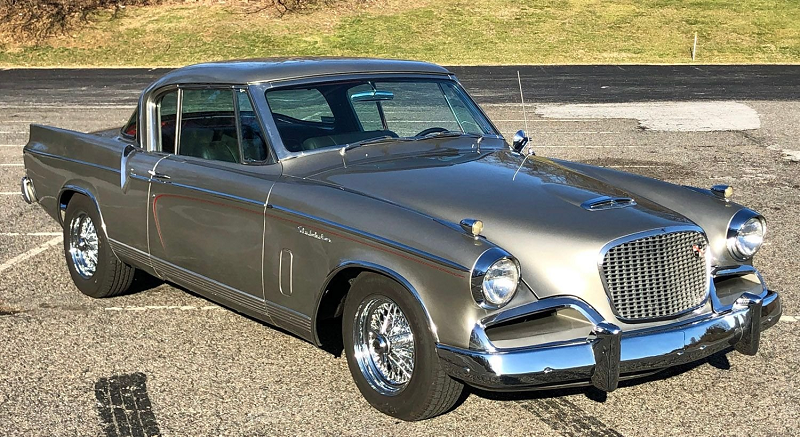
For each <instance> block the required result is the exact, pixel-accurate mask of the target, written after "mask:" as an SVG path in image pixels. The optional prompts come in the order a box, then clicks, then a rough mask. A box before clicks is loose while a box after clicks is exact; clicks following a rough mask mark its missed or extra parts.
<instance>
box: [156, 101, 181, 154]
mask: <svg viewBox="0 0 800 437" xmlns="http://www.w3.org/2000/svg"><path fill="white" fill-rule="evenodd" d="M157 110H158V129H159V130H160V132H159V134H158V138H159V143H158V150H159V151H161V152H164V153H175V123H176V122H175V115H176V114H177V112H178V91H172V92H169V93H167V94H164V95H163V96H161V98H160V99H159V100H158V105H157Z"/></svg>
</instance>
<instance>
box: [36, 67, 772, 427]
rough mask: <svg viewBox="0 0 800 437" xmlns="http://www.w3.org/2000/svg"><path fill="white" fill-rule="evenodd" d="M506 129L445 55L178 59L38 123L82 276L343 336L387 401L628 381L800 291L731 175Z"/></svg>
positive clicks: (762, 323) (399, 403)
mask: <svg viewBox="0 0 800 437" xmlns="http://www.w3.org/2000/svg"><path fill="white" fill-rule="evenodd" d="M527 141H528V139H527V137H525V134H524V132H522V131H520V132H518V134H517V135H516V136H515V137H514V139H513V141H512V142H511V144H508V143H507V142H506V141H505V140H504V138H503V137H502V136H501V134H500V133H499V132H498V130H497V128H495V126H494V125H493V124H492V123H491V121H489V119H488V118H487V117H486V115H485V114H484V113H483V111H482V110H481V109H480V108H479V107H478V105H476V104H475V102H474V101H473V100H472V99H471V98H470V97H469V95H468V94H467V93H466V92H465V91H464V89H463V88H462V86H461V85H460V84H459V82H458V81H457V79H456V78H455V76H454V75H453V74H452V73H450V72H449V71H448V70H446V69H445V68H442V67H439V66H436V65H432V64H428V63H422V62H410V61H395V60H369V59H289V60H247V61H232V62H222V63H207V64H199V65H193V66H189V67H185V68H180V69H177V70H175V71H173V72H171V73H169V74H167V75H166V76H164V77H163V78H161V79H160V80H158V81H157V82H155V83H153V84H152V85H151V86H150V87H148V88H147V89H146V90H144V92H143V93H142V94H141V97H140V100H139V104H138V109H137V111H136V112H135V113H134V114H133V116H132V117H131V119H130V121H129V122H128V123H127V124H126V125H125V126H124V127H123V128H122V129H116V130H111V131H103V132H95V133H79V132H73V131H67V130H63V129H57V128H53V127H44V126H36V125H34V126H32V127H31V134H30V142H29V143H28V144H27V145H26V146H25V148H24V159H25V169H26V176H25V178H24V179H23V180H22V194H23V197H24V198H25V199H26V200H27V201H28V202H38V204H39V205H41V207H42V208H44V210H45V211H47V213H49V214H50V215H51V216H52V217H53V218H54V219H55V220H57V221H58V222H59V223H61V224H62V226H63V229H64V253H65V255H66V260H67V264H68V266H69V271H70V274H71V276H72V278H73V280H74V281H75V284H76V285H77V287H78V289H80V290H81V291H82V292H83V293H85V294H87V295H89V296H93V297H109V296H114V295H118V294H120V293H123V292H125V291H126V289H127V288H128V287H129V285H130V284H131V281H132V278H133V273H134V271H135V270H137V269H139V270H143V271H145V272H147V273H150V274H152V275H155V276H157V277H159V278H162V279H164V280H166V281H169V282H171V283H174V284H178V285H180V286H182V287H185V288H187V289H189V290H192V291H194V292H196V293H198V294H200V295H202V296H205V297H207V298H208V299H211V300H213V301H215V302H219V303H221V304H223V305H225V306H227V307H230V308H232V309H235V310H236V311H240V312H242V313H245V314H248V315H250V316H252V317H254V318H256V319H259V320H263V321H264V322H266V323H269V324H272V325H275V326H278V327H281V328H283V329H285V330H287V331H290V332H292V333H294V334H296V335H297V336H299V337H301V338H303V339H306V340H308V341H310V342H312V343H314V344H316V345H318V346H321V347H326V348H330V349H331V350H337V349H338V350H343V351H344V354H345V355H346V357H347V363H348V365H349V368H350V371H351V373H352V376H353V379H354V380H355V383H356V385H357V386H358V388H359V390H360V391H361V393H362V394H363V395H364V397H365V398H366V399H367V401H368V402H369V403H370V404H371V405H373V406H374V407H375V408H377V409H378V410H380V411H382V412H384V413H386V414H390V415H392V416H395V417H398V418H401V419H405V420H419V419H424V418H428V417H432V416H435V415H437V414H441V413H443V412H445V411H447V410H448V409H450V408H452V407H453V406H454V405H455V403H456V401H457V400H458V398H459V397H460V396H461V394H462V391H463V389H464V384H467V385H470V386H474V387H479V388H482V389H487V390H501V391H503V390H530V389H535V388H543V387H559V386H568V385H592V386H594V387H597V388H598V389H600V390H604V391H612V390H614V389H615V388H617V384H618V382H619V381H620V380H621V379H626V378H633V377H637V376H642V375H647V374H651V373H654V372H656V371H659V370H662V369H665V368H668V367H671V366H675V365H678V364H682V363H687V362H692V361H696V360H699V359H702V358H704V357H706V356H708V355H710V354H713V353H716V352H719V351H726V350H728V349H730V348H735V349H736V350H738V351H739V352H741V353H744V354H748V355H752V354H755V353H756V351H757V349H758V346H759V339H760V335H761V331H763V330H764V329H766V328H768V327H770V326H772V325H773V324H774V323H776V321H777V320H778V318H779V317H780V314H781V305H780V300H779V297H778V295H777V294H776V293H775V292H773V291H770V290H768V289H767V286H766V284H765V283H764V281H763V280H762V278H761V276H760V274H759V272H758V271H757V270H756V269H755V268H753V266H752V257H753V255H754V254H755V253H756V252H757V251H758V250H759V248H760V246H761V244H762V242H763V238H764V233H765V225H766V223H765V220H764V218H763V217H762V216H761V215H759V214H758V213H756V212H754V211H752V210H750V209H747V208H745V207H743V206H741V205H739V204H736V203H734V202H732V201H731V199H730V195H731V192H732V190H731V189H730V187H725V186H715V187H713V188H711V189H701V188H695V187H686V186H677V185H672V184H669V183H665V182H661V181H658V180H654V179H650V178H646V177H642V176H637V175H634V174H629V173H624V172H620V171H615V170H611V169H607V168H601V167H594V166H589V165H584V164H579V163H574V162H568V161H563V160H558V159H548V158H543V157H540V156H536V155H534V154H533V153H531V152H530V151H526V150H528V149H529V148H526V147H525V146H526V142H527Z"/></svg>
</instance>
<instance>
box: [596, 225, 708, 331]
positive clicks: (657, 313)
mask: <svg viewBox="0 0 800 437" xmlns="http://www.w3.org/2000/svg"><path fill="white" fill-rule="evenodd" d="M693 246H695V247H698V248H703V250H705V247H706V239H705V237H704V236H703V234H702V233H700V232H696V231H680V232H671V233H664V234H657V235H652V236H648V237H644V238H640V239H638V240H633V241H629V242H626V243H621V244H619V245H617V246H614V247H612V248H611V249H609V250H608V252H606V254H605V256H604V258H603V265H602V273H603V276H604V278H605V285H606V292H607V293H608V296H609V297H610V298H611V302H612V304H613V306H614V309H615V310H616V312H617V315H618V316H619V317H620V318H621V319H625V320H643V319H654V318H663V317H670V316H674V315H677V314H680V313H682V312H685V311H687V310H690V309H692V308H695V307H697V306H698V305H700V304H701V303H703V301H704V300H705V298H706V294H707V292H708V273H707V272H706V264H705V257H704V256H698V255H697V254H696V251H695V250H694V249H693Z"/></svg>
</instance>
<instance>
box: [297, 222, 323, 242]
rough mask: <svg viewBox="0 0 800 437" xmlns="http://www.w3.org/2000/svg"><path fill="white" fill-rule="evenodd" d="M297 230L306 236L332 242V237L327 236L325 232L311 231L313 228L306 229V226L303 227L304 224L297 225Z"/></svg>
mask: <svg viewBox="0 0 800 437" xmlns="http://www.w3.org/2000/svg"><path fill="white" fill-rule="evenodd" d="M297 230H298V231H299V232H300V233H301V234H303V235H305V236H306V237H311V238H315V239H317V240H320V241H325V242H328V243H330V242H331V239H330V238H328V237H326V236H325V234H322V233H319V232H317V231H311V230H309V229H306V228H304V227H302V226H298V227H297Z"/></svg>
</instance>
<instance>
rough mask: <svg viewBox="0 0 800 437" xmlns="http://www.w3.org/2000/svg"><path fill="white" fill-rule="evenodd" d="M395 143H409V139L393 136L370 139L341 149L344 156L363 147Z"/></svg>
mask: <svg viewBox="0 0 800 437" xmlns="http://www.w3.org/2000/svg"><path fill="white" fill-rule="evenodd" d="M395 141H409V139H408V138H398V137H393V136H391V135H384V136H382V137H377V138H368V139H366V140H361V141H356V142H354V143H350V144H346V145H345V146H344V147H342V148H341V153H342V154H344V152H347V151H348V150H353V149H355V148H357V147H361V146H368V145H371V144H380V143H392V142H395Z"/></svg>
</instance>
